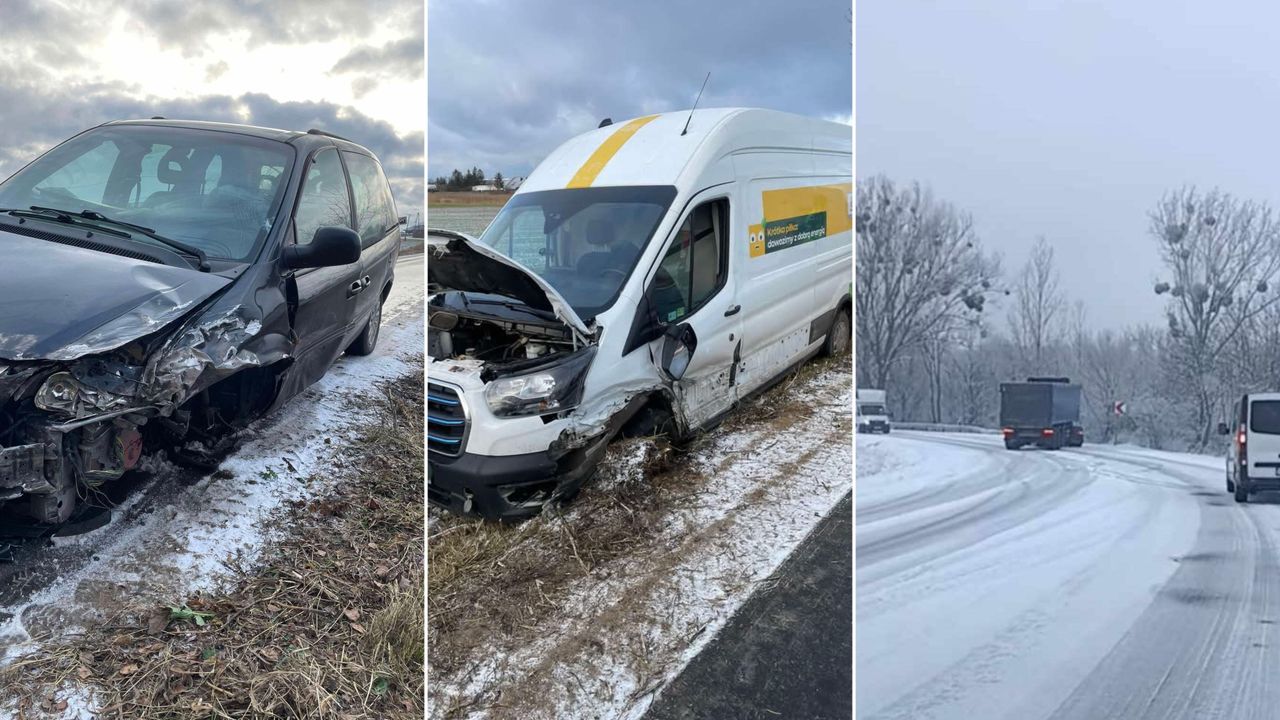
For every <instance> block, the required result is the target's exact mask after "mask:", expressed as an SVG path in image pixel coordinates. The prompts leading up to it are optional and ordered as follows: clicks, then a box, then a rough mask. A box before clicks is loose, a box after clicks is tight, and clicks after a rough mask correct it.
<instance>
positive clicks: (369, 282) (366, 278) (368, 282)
mask: <svg viewBox="0 0 1280 720" xmlns="http://www.w3.org/2000/svg"><path fill="white" fill-rule="evenodd" d="M362 282H363V283H364V284H363V285H361V286H360V289H361V290H363V289H365V288H367V287H369V286H370V285H372V284H373V278H371V277H369V276H368V275H365V276H364V280H363V281H362Z"/></svg>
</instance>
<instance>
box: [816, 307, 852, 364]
mask: <svg viewBox="0 0 1280 720" xmlns="http://www.w3.org/2000/svg"><path fill="white" fill-rule="evenodd" d="M852 337H853V324H852V323H851V322H850V321H849V310H848V308H840V309H839V310H837V311H836V317H835V319H834V320H832V321H831V329H830V330H828V331H827V337H826V339H825V340H823V341H822V354H823V355H826V356H828V357H830V356H834V355H843V354H845V353H847V352H849V345H850V341H851V338H852Z"/></svg>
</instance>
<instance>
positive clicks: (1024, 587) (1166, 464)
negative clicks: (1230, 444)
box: [856, 432, 1280, 720]
mask: <svg viewBox="0 0 1280 720" xmlns="http://www.w3.org/2000/svg"><path fill="white" fill-rule="evenodd" d="M856 457H857V468H858V473H857V525H856V527H857V670H858V674H857V684H858V687H857V708H858V717H860V718H964V719H965V720H972V719H973V718H1010V719H1012V718H1018V719H1019V720H1023V719H1027V720H1031V719H1034V718H1055V719H1060V718H1089V719H1091V720H1092V719H1094V718H1272V717H1276V713H1277V708H1280V677H1277V675H1278V674H1280V625H1278V623H1280V572H1277V571H1278V570H1280V554H1278V553H1277V544H1278V543H1280V494H1271V495H1268V494H1263V495H1261V496H1255V499H1254V502H1253V503H1251V504H1249V505H1237V504H1236V503H1235V502H1234V501H1233V500H1232V499H1231V497H1230V496H1229V495H1227V493H1226V488H1225V481H1224V474H1225V471H1224V465H1223V460H1221V459H1220V458H1217V457H1208V456H1198V455H1185V454H1177V453H1163V452H1156V451H1150V450H1143V449H1140V448H1133V447H1112V446H1093V447H1091V446H1088V445H1086V446H1085V447H1084V448H1082V449H1072V450H1063V451H1060V452H1046V451H1038V450H1023V451H1018V452H1010V451H1007V450H1005V449H1004V447H1003V444H1002V443H1001V442H1000V439H999V438H998V437H995V436H982V435H960V434H936V433H906V432H903V433H898V434H895V435H893V436H878V437H868V436H859V437H858V440H857V456H856Z"/></svg>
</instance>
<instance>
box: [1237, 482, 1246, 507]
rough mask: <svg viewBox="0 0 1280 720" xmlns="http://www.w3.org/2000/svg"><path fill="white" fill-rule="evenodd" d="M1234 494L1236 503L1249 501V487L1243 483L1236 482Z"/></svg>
mask: <svg viewBox="0 0 1280 720" xmlns="http://www.w3.org/2000/svg"><path fill="white" fill-rule="evenodd" d="M1234 495H1235V498H1236V502H1238V503H1247V502H1249V488H1247V487H1245V484H1244V483H1242V482H1239V483H1236V489H1235V493H1234Z"/></svg>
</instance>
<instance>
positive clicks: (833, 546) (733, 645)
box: [644, 495, 853, 720]
mask: <svg viewBox="0 0 1280 720" xmlns="http://www.w3.org/2000/svg"><path fill="white" fill-rule="evenodd" d="M852 509H853V504H852V496H850V495H846V496H845V498H844V500H842V501H840V503H839V504H838V505H836V507H835V509H834V510H832V511H831V513H830V514H829V515H828V516H827V517H826V518H824V519H823V520H822V522H821V523H820V524H819V525H818V526H817V527H816V528H814V530H813V532H812V533H810V534H809V536H808V537H807V538H805V541H804V542H803V543H802V544H801V545H800V546H799V547H798V548H796V550H795V551H794V552H793V553H792V554H791V556H790V557H788V558H787V560H786V561H785V562H784V563H783V564H782V566H781V567H779V568H778V570H777V571H776V572H775V573H774V574H773V575H772V576H770V577H769V579H768V580H767V581H766V582H765V583H763V584H762V586H761V587H760V589H758V590H757V591H756V592H755V593H754V594H753V595H752V596H751V597H750V598H749V599H748V600H747V602H746V603H745V604H744V605H743V606H742V607H741V608H740V609H739V610H738V612H737V614H735V615H734V616H733V618H732V619H731V620H730V621H729V623H728V625H726V626H725V628H724V629H723V630H721V631H720V632H719V633H718V634H717V635H716V637H715V638H714V639H712V640H711V642H710V643H708V645H707V647H705V648H704V649H703V650H702V652H701V653H699V654H698V655H697V657H695V658H694V659H693V661H692V662H690V663H689V665H688V666H687V667H685V669H684V671H683V672H682V673H681V674H680V675H679V676H678V677H677V678H676V679H675V680H673V681H672V682H671V683H670V684H669V685H668V686H667V688H666V689H665V690H663V692H662V695H661V697H659V699H658V701H657V702H656V703H655V704H654V706H653V707H652V708H650V710H649V711H648V712H647V713H646V714H645V716H644V718H645V720H695V719H696V720H705V719H707V718H741V719H743V720H750V719H754V718H771V719H773V720H777V718H805V719H807V720H826V719H827V718H831V719H832V720H835V719H839V720H845V719H846V718H848V717H849V716H850V714H851V712H852V708H853V698H852V683H853V679H852V675H851V673H850V668H851V660H852V655H853V628H852V627H851V624H852V616H853V607H852V602H853V598H852V584H853V567H852V565H853V563H852V560H851V558H852V552H853V547H852V545H853V511H852Z"/></svg>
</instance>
